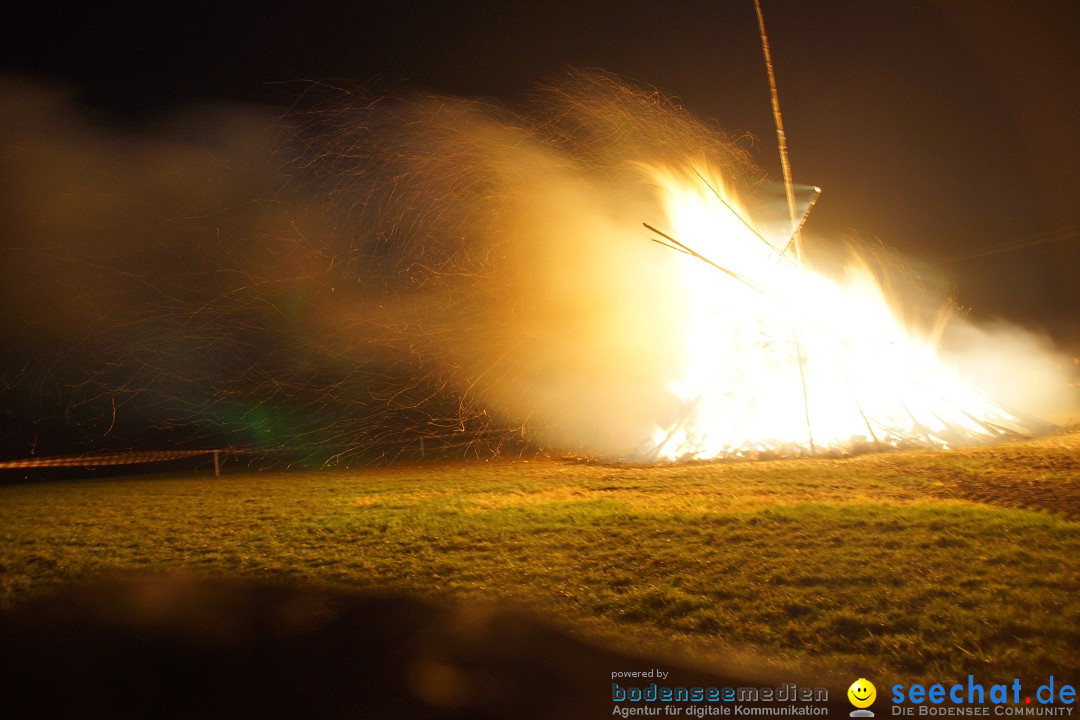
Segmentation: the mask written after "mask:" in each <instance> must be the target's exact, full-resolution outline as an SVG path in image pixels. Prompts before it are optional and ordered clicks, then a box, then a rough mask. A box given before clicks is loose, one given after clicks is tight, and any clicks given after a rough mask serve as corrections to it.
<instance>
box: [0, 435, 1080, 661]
mask: <svg viewBox="0 0 1080 720" xmlns="http://www.w3.org/2000/svg"><path fill="white" fill-rule="evenodd" d="M133 568H154V569H161V568H183V569H187V570H191V569H196V570H199V571H205V572H211V573H219V574H243V575H249V576H259V577H274V578H288V579H303V580H305V581H315V582H325V583H335V584H346V585H349V586H352V587H365V588H369V587H370V588H379V589H396V590H405V591H408V592H410V593H414V594H420V595H423V596H428V597H450V598H455V599H459V600H471V599H475V598H496V599H506V600H512V601H514V602H516V603H520V604H524V605H526V606H527V607H531V608H532V609H533V610H535V611H537V612H539V613H541V614H543V615H545V616H548V617H553V618H556V619H557V621H558V622H561V623H562V624H564V625H567V626H569V627H571V628H573V629H576V630H577V631H578V632H580V633H582V634H585V635H589V636H594V637H595V636H598V637H602V638H605V639H607V640H608V641H609V642H612V643H614V644H616V645H622V646H624V647H633V648H636V649H645V650H653V651H665V652H666V651H674V652H678V653H682V654H685V655H689V656H692V657H693V658H696V659H698V660H702V661H709V660H710V659H715V658H719V657H722V656H725V655H726V654H728V653H730V652H732V651H738V652H743V651H747V650H750V651H755V652H759V653H760V654H761V655H763V656H765V657H767V658H769V659H770V660H771V662H773V663H774V664H776V665H779V666H781V667H798V668H802V669H804V670H806V669H812V670H815V671H817V672H819V673H822V674H825V675H831V674H834V673H835V674H838V675H846V676H850V677H858V676H866V677H886V676H888V677H889V678H893V677H895V678H897V682H899V681H902V680H904V679H908V680H913V679H915V678H921V679H931V680H934V681H943V680H945V679H948V678H952V677H956V676H963V675H966V674H967V673H968V672H974V673H975V674H976V675H979V676H981V677H983V678H987V681H991V682H993V681H997V680H994V678H1002V680H1001V681H1002V682H1004V681H1006V680H1008V679H1011V678H1013V677H1021V678H1037V677H1042V676H1046V675H1050V674H1054V675H1055V676H1057V677H1061V678H1062V679H1065V678H1067V677H1070V678H1071V679H1073V680H1075V679H1077V678H1076V671H1077V670H1078V669H1080V432H1075V431H1074V432H1069V433H1064V434H1060V435H1056V436H1052V437H1046V438H1041V439H1037V440H1031V441H1025V442H1016V443H1010V444H1003V445H997V446H994V447H987V448H978V449H972V450H964V451H955V452H948V453H940V452H909V453H892V454H886V455H868V456H862V457H857V458H851V459H842V460H830V459H815V460H790V461H772V462H759V463H710V464H697V465H681V466H664V467H629V466H612V465H601V464H584V463H580V464H579V463H568V462H561V461H554V460H535V461H528V462H526V461H516V462H491V463H476V464H454V465H426V466H414V467H396V468H382V469H365V470H350V471H347V470H340V471H318V472H310V471H305V472H301V471H293V472H263V473H253V472H244V471H235V472H233V473H226V474H225V475H223V476H222V477H221V478H219V479H214V478H213V477H208V476H206V475H191V474H186V475H167V476H163V475H158V476H145V477H126V478H118V479H112V480H93V481H89V480H84V481H66V482H54V483H39V484H17V485H7V486H3V487H0V601H2V602H3V603H5V604H11V603H13V602H17V601H18V600H19V599H20V598H24V597H27V596H28V595H30V594H33V593H37V592H41V591H44V590H46V589H48V588H50V587H52V586H55V585H56V584H58V583H62V582H65V581H70V580H73V579H76V578H83V577H86V576H89V575H92V574H96V573H100V572H103V571H112V570H116V569H133Z"/></svg>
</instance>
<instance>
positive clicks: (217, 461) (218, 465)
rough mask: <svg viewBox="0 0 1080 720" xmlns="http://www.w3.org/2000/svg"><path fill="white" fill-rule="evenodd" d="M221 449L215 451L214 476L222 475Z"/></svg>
mask: <svg viewBox="0 0 1080 720" xmlns="http://www.w3.org/2000/svg"><path fill="white" fill-rule="evenodd" d="M220 455H221V451H220V450H215V451H214V477H221V459H220Z"/></svg>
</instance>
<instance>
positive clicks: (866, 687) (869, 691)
mask: <svg viewBox="0 0 1080 720" xmlns="http://www.w3.org/2000/svg"><path fill="white" fill-rule="evenodd" d="M847 699H848V700H850V701H851V704H852V705H854V706H855V707H857V708H867V707H870V706H871V705H873V704H874V700H875V699H877V688H875V687H874V683H872V682H870V681H869V680H867V679H866V678H859V679H858V680H856V681H855V682H853V683H851V687H849V688H848V689H847Z"/></svg>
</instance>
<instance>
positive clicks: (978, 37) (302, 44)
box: [0, 0, 1080, 347]
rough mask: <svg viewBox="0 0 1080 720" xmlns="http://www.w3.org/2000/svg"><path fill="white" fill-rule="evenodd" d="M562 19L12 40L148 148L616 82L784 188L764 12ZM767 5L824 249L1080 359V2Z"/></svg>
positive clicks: (9, 69)
mask: <svg viewBox="0 0 1080 720" xmlns="http://www.w3.org/2000/svg"><path fill="white" fill-rule="evenodd" d="M548 5H549V4H546V3H517V2H497V3H476V2H472V3H405V2H401V3H344V2H342V3H333V4H322V3H300V2H296V3H290V4H284V3H258V4H246V3H243V4H241V3H238V4H235V6H232V7H224V8H223V7H219V6H217V4H213V5H210V4H201V3H196V4H191V3H177V4H173V5H168V6H161V7H153V8H152V9H151V6H149V5H148V6H145V7H144V8H143V9H141V10H139V11H130V10H121V9H115V8H113V9H110V8H108V7H105V6H102V5H99V4H87V5H86V7H84V8H83V9H81V10H65V11H63V12H61V11H59V10H57V9H56V8H49V7H42V8H39V9H35V10H32V11H30V14H25V13H24V14H22V15H21V16H20V18H19V20H18V21H17V22H16V21H12V22H8V23H6V26H7V27H6V30H5V33H4V34H5V35H6V37H5V38H4V40H3V42H2V43H0V45H2V48H3V49H2V65H0V68H2V69H3V71H4V72H5V73H16V74H19V75H21V76H23V77H27V76H29V77H32V78H36V79H41V80H46V81H48V82H59V83H62V84H64V85H66V86H68V87H70V88H73V89H74V90H75V91H76V92H77V97H78V98H79V99H80V100H81V102H83V103H85V104H86V105H87V106H88V107H90V108H92V109H93V110H94V111H95V112H97V113H98V117H99V118H103V119H104V120H103V121H104V122H107V123H112V124H114V125H116V126H117V127H119V128H125V129H131V130H132V131H133V132H138V130H139V128H142V127H145V126H147V125H152V124H153V123H154V122H155V121H156V120H157V119H158V118H161V117H166V116H168V115H170V114H172V113H176V112H179V111H182V110H184V109H185V108H188V107H191V106H193V105H196V104H198V103H204V102H206V101H223V102H227V103H237V102H239V103H255V104H262V105H267V106H269V107H271V108H281V109H284V108H286V107H287V106H288V105H289V103H290V102H291V101H292V100H293V99H294V98H295V97H296V96H297V94H298V93H300V92H301V91H302V90H303V88H304V87H305V83H304V81H310V80H322V79H331V78H345V79H349V80H353V81H357V82H359V83H361V85H363V86H365V87H370V88H372V89H373V90H375V91H385V92H396V91H400V90H402V89H420V90H424V91H431V92H436V93H451V94H455V95H463V96H481V97H486V98H491V99H494V100H497V101H500V102H506V103H510V104H513V103H514V101H515V99H516V98H520V97H522V95H523V94H525V93H527V92H529V90H530V88H532V87H534V86H535V84H536V83H537V82H538V81H543V80H545V79H558V78H559V77H561V76H562V75H563V74H565V71H566V68H568V67H576V68H598V69H602V70H606V71H609V72H613V73H616V74H619V75H622V76H624V77H626V78H629V79H631V80H633V81H636V82H638V83H642V84H647V85H653V86H655V87H657V88H659V89H661V90H662V91H664V92H666V93H669V94H672V95H674V96H676V97H678V98H679V99H680V101H681V102H682V103H683V104H684V105H685V106H686V107H687V108H688V109H689V110H690V111H692V112H693V113H695V114H696V115H698V116H699V117H702V118H707V119H712V120H714V121H715V122H716V123H717V124H718V125H719V126H720V127H723V128H725V129H728V130H733V131H747V132H749V133H750V134H752V135H753V136H754V137H755V138H756V139H755V140H754V142H753V150H754V155H755V159H756V161H757V162H758V163H759V164H761V165H762V166H763V167H764V168H765V169H766V170H767V171H768V172H769V173H770V174H773V175H774V176H776V177H779V175H780V170H779V162H778V160H777V156H776V152H775V135H774V130H773V126H772V118H771V114H770V107H769V97H768V88H767V83H766V76H765V71H764V67H763V63H762V60H761V52H760V47H759V44H758V35H757V26H756V20H755V16H754V10H753V3H752V2H751V0H722V1H716V0H714V1H712V2H707V3H705V2H702V3H698V2H678V3H632V2H631V3H625V2H624V3H613V2H585V1H582V2H570V3H556V4H553V5H552V6H550V7H549V6H548ZM763 6H764V11H765V15H766V22H767V27H768V31H769V34H770V40H771V44H772V50H773V58H774V62H775V66H776V72H777V78H778V84H779V89H780V100H781V105H782V108H783V111H784V116H785V124H786V129H787V134H788V142H789V148H790V155H791V162H792V166H793V170H794V176H795V180H796V181H797V182H802V183H808V184H816V185H819V186H821V187H822V188H823V189H824V194H823V196H822V198H821V201H820V202H819V204H818V206H817V208H816V210H815V212H814V215H813V217H812V220H811V223H810V225H809V227H808V230H809V231H810V232H811V233H817V234H822V235H828V236H831V237H842V236H845V235H850V234H854V235H857V236H858V237H860V238H862V239H863V240H868V239H869V240H872V239H874V238H879V239H880V240H881V242H882V243H884V245H886V246H887V247H890V248H895V249H897V250H899V251H900V252H901V253H902V254H904V255H905V256H907V257H909V258H911V259H913V260H914V261H916V262H917V263H927V264H928V265H929V266H930V267H932V268H933V270H934V271H936V272H938V273H940V275H941V276H942V279H944V281H945V282H946V284H949V285H952V286H954V287H955V288H956V289H957V290H958V300H959V302H960V303H961V304H962V305H964V306H966V307H970V308H972V309H973V314H974V316H975V317H983V318H989V317H1004V318H1006V319H1009V320H1012V321H1014V322H1018V323H1020V324H1023V325H1025V326H1028V327H1031V328H1033V329H1036V330H1037V329H1040V328H1045V329H1047V330H1049V331H1051V332H1052V333H1053V334H1054V336H1055V337H1056V339H1057V340H1058V342H1059V343H1062V344H1064V345H1066V346H1069V347H1076V346H1078V345H1080V317H1078V312H1077V310H1078V309H1080V283H1077V282H1075V276H1076V274H1077V271H1078V270H1080V242H1078V234H1080V207H1078V203H1077V200H1076V198H1077V197H1080V149H1078V142H1077V137H1076V128H1077V124H1078V123H1077V121H1078V120H1080V83H1077V82H1076V71H1077V69H1078V68H1080V4H1078V3H1075V2H1071V1H1069V0H1063V1H1061V2H1036V3H1027V2H1014V3H993V4H987V3H963V2H961V3H955V2H949V3H937V2H901V1H899V0H898V1H895V2H884V3H883V2H854V1H847V0H845V1H841V2H828V3H806V2H786V1H784V2H782V1H780V0H765V2H764V3H763ZM1042 237H1052V238H1056V239H1055V240H1054V241H1053V242H1046V243H1043V244H1038V245H1034V246H1029V247H1025V248H1022V249H1018V250H1014V251H1010V252H998V253H994V254H984V253H986V251H988V250H993V249H994V248H997V247H999V246H1002V245H1006V244H1009V243H1015V242H1017V241H1023V240H1026V239H1033V240H1038V239H1039V238H1042ZM970 256H976V257H970Z"/></svg>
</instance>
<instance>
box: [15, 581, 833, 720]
mask: <svg viewBox="0 0 1080 720" xmlns="http://www.w3.org/2000/svg"><path fill="white" fill-rule="evenodd" d="M653 667H660V668H664V669H665V670H668V671H670V672H671V675H670V677H669V679H668V681H667V682H668V684H671V685H678V686H685V687H691V686H698V687H719V688H722V687H744V686H755V687H764V686H776V685H779V684H781V683H785V682H799V684H800V686H804V685H806V686H808V685H810V684H813V683H811V682H809V681H807V679H806V678H794V677H776V676H771V677H770V676H769V675H768V673H766V672H764V671H761V670H760V669H750V668H746V669H739V670H737V671H734V672H732V671H728V672H726V673H721V672H715V673H713V672H704V671H701V670H694V669H691V668H689V667H683V666H680V665H679V663H677V662H672V661H671V660H670V659H668V658H662V659H658V658H649V657H646V656H634V655H629V654H624V653H619V652H613V651H609V650H605V649H602V648H600V647H597V646H594V645H592V644H589V643H585V642H582V641H580V640H577V639H575V638H573V637H572V636H570V635H568V634H566V633H565V632H563V631H561V630H558V629H556V628H553V627H551V626H550V625H548V624H546V623H544V622H541V621H538V620H536V619H534V618H532V617H529V616H527V615H525V614H522V613H519V612H516V611H512V610H506V609H499V608H493V607H485V608H480V609H476V608H472V609H470V608H464V607H460V606H446V607H444V606H438V605H435V604H432V603H429V602H425V601H420V600H417V599H414V598H409V597H402V596H375V595H364V594H358V593H354V592H349V591H344V590H333V589H327V588H312V587H303V586H296V585H277V584H268V583H257V582H247V581H239V580H222V579H207V578H198V577H190V576H153V577H127V578H119V579H110V580H102V581H98V582H96V583H93V584H88V585H80V586H77V587H73V588H68V589H65V590H63V591H61V592H59V593H57V594H54V595H51V596H47V597H41V598H37V599H35V600H32V601H30V602H28V603H25V604H23V605H21V606H19V607H16V608H15V609H14V610H11V611H7V612H4V613H0V686H2V687H3V688H4V689H3V692H2V693H0V715H2V716H4V717H11V718H17V717H27V716H34V717H90V716H93V717H98V716H111V717H161V718H172V717H176V718H179V717H184V718H207V717H268V716H269V717H310V718H337V717H353V718H355V717H363V718H383V717H385V718H391V717H392V718H585V717H590V718H593V717H594V718H606V717H611V716H612V710H613V708H614V707H615V706H616V705H617V703H613V702H612V696H611V690H612V688H611V683H612V679H611V674H612V672H615V671H626V670H631V671H633V670H646V669H649V668H653ZM621 682H623V684H624V686H625V685H630V684H635V685H638V686H645V685H647V684H648V683H649V682H652V681H650V680H624V681H621ZM829 690H830V692H829V696H830V706H831V707H830V712H829V715H830V716H832V717H842V716H846V715H847V710H849V709H850V708H848V707H845V705H846V703H840V702H838V701H839V700H841V699H842V697H843V696H842V692H840V691H837V690H836V689H835V688H832V687H830V688H829ZM645 704H646V703H640V702H639V703H619V704H618V705H620V706H631V705H633V706H637V707H641V706H643V705H645ZM648 705H651V706H653V707H656V706H657V705H659V703H648ZM684 705H685V704H684ZM684 716H685V715H684Z"/></svg>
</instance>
